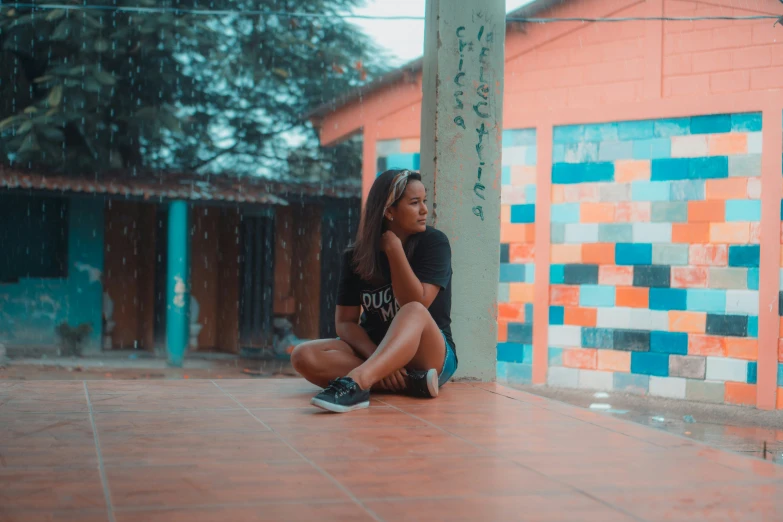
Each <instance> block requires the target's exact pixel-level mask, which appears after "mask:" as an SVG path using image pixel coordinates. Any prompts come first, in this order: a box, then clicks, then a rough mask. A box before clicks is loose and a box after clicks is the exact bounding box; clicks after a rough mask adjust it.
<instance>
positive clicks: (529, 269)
mask: <svg viewBox="0 0 783 522" xmlns="http://www.w3.org/2000/svg"><path fill="white" fill-rule="evenodd" d="M535 280H536V265H535V264H533V263H525V283H533V282H535Z"/></svg>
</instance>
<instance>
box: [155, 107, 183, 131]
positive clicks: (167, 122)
mask: <svg viewBox="0 0 783 522" xmlns="http://www.w3.org/2000/svg"><path fill="white" fill-rule="evenodd" d="M158 117H159V118H160V121H161V122H162V123H163V125H164V126H165V127H166V128H167V129H168V130H170V131H171V132H180V131H181V130H182V129H181V127H180V123H179V120H178V119H177V117H176V116H174V115H173V114H171V113H170V112H165V111H161V112H160V113H159V115H158Z"/></svg>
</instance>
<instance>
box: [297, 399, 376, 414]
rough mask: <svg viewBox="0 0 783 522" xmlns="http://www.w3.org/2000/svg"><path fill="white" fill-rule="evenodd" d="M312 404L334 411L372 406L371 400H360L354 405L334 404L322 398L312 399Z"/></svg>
mask: <svg viewBox="0 0 783 522" xmlns="http://www.w3.org/2000/svg"><path fill="white" fill-rule="evenodd" d="M310 404H312V405H313V406H316V407H318V408H321V409H322V410H326V411H331V412H334V413H348V412H349V411H355V410H361V409H364V408H369V407H370V401H365V402H360V403H359V404H354V405H353V406H340V405H339V404H333V403H331V402H326V401H322V400H321V399H315V398H313V399H311V400H310Z"/></svg>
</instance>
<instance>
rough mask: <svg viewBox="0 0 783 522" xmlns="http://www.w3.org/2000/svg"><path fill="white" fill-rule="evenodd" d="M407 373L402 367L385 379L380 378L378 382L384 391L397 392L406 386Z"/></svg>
mask: <svg viewBox="0 0 783 522" xmlns="http://www.w3.org/2000/svg"><path fill="white" fill-rule="evenodd" d="M407 375H408V372H407V371H405V368H402V369H401V370H397V371H396V372H394V373H392V374H391V375H389V376H388V377H386V378H385V379H382V380H381V382H379V383H378V384H379V385H380V387H381V389H382V390H384V391H390V392H395V393H399V392H401V391H403V390H404V389H405V388H407V387H408V382H407V381H406V377H407Z"/></svg>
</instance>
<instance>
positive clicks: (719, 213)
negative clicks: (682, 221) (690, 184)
mask: <svg viewBox="0 0 783 522" xmlns="http://www.w3.org/2000/svg"><path fill="white" fill-rule="evenodd" d="M724 221H726V202H725V201H722V200H713V201H710V200H707V201H689V202H688V222H689V223H723V222H724Z"/></svg>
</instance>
